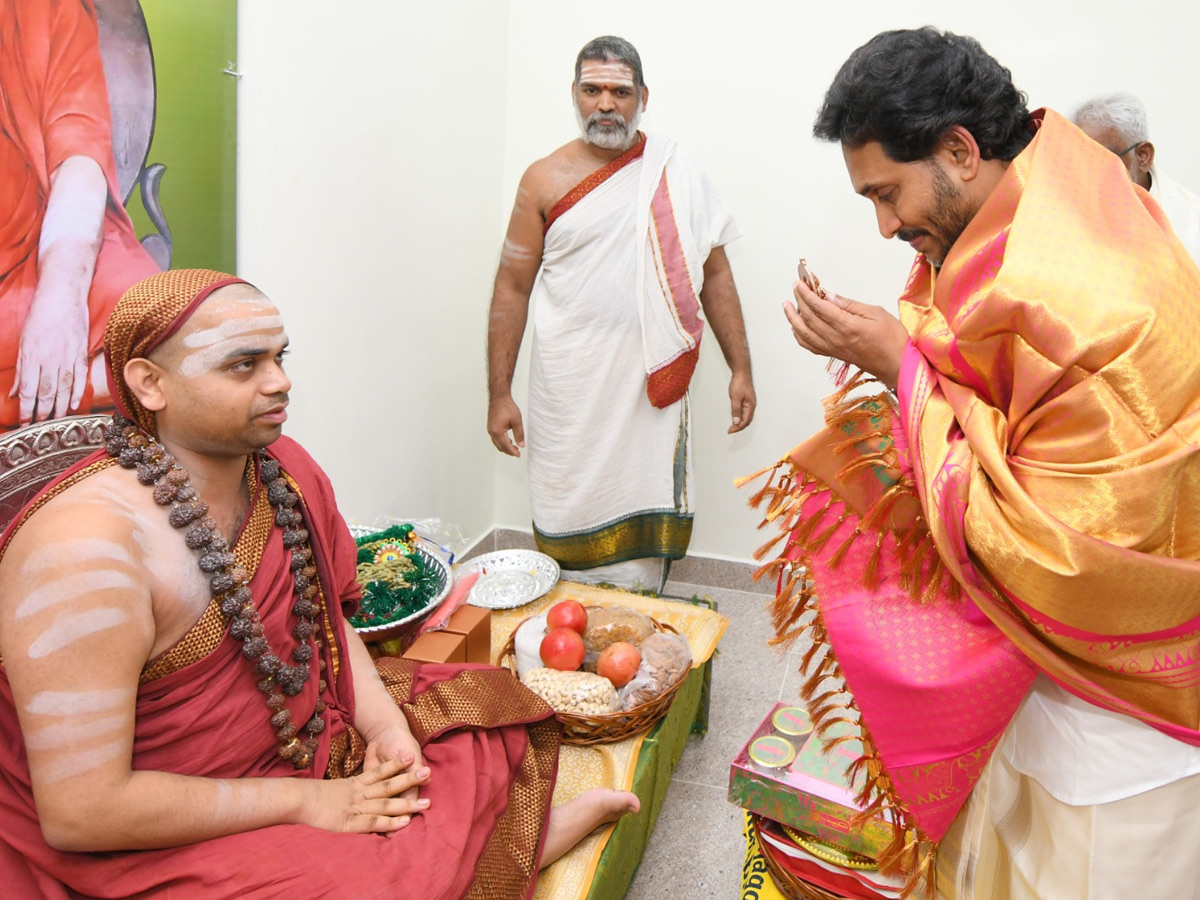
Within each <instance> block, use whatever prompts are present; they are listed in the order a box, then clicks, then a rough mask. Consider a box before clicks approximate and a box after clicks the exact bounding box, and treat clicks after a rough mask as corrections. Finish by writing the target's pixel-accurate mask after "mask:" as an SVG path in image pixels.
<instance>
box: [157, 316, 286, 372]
mask: <svg viewBox="0 0 1200 900" xmlns="http://www.w3.org/2000/svg"><path fill="white" fill-rule="evenodd" d="M260 321H264V322H265V321H266V320H265V319H263V320H260ZM257 335H261V336H263V337H265V338H267V341H266V342H264V341H262V340H257V339H255V337H256V336H257ZM281 339H284V334H283V322H282V320H278V323H277V325H276V326H275V327H269V326H267V325H262V326H256V327H255V328H254V329H253V330H250V329H247V330H246V332H245V333H244V334H239V335H236V336H233V337H228V338H224V339H221V340H217V341H215V342H213V343H211V344H209V345H207V346H206V347H202V348H200V349H198V350H193V351H192V352H191V353H189V354H187V355H186V356H185V357H183V359H181V360H180V362H179V371H180V373H181V374H182V375H184V376H185V377H189V378H193V377H195V376H197V375H203V374H205V373H206V372H211V371H213V370H215V369H217V368H219V367H220V366H221V365H222V364H223V363H226V362H228V361H229V360H231V359H236V358H237V357H239V356H259V355H261V354H263V353H265V352H267V349H268V348H267V347H266V346H264V344H265V343H272V344H274V343H278V342H279V341H280V340H281ZM285 342H286V341H285Z"/></svg>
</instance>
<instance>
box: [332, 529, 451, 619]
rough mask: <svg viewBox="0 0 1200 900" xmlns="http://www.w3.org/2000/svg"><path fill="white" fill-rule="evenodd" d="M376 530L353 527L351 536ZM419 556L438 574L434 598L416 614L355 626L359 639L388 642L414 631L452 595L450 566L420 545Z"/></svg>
mask: <svg viewBox="0 0 1200 900" xmlns="http://www.w3.org/2000/svg"><path fill="white" fill-rule="evenodd" d="M375 532H376V529H373V528H364V527H362V526H351V528H350V534H351V535H353V536H354V537H355V539H357V538H361V537H366V536H367V535H369V534H374V533H375ZM416 552H417V555H418V556H420V557H421V558H422V560H424V561H425V563H426V564H427V565H428V566H429V567H430V568H431V569H433V570H435V571H436V572H437V585H438V587H437V590H436V591H435V592H434V594H433V596H432V597H430V598H429V602H427V603H426V604H425V605H424V606H422V607H421V608H420V609H418V610H417V611H416V612H411V613H409V614H408V615H406V616H402V617H401V618H399V619H392V620H390V621H388V622H380V623H379V624H376V625H364V626H362V627H361V628H360V627H359V626H357V625H356V626H355V627H354V630H355V631H356V632H358V635H359V637H361V638H362V639H363V640H364V641H368V642H375V641H388V640H391V639H392V638H394V637H399V636H400V635H402V634H404V633H406V632H408V631H412V630H413V628H414V627H415V626H416V625H417V624H419V623H420V622H421V621H423V620H424V619H425V617H426V616H428V615H429V614H430V613H432V612H433V611H434V610H435V609H437V608H438V607H439V606H441V604H442V601H443V600H445V599H446V595H447V594H449V593H450V588H451V587H452V586H453V585H454V578H453V576H451V574H450V566H448V565H447V564H446V561H445V560H443V559H442V558H441V557H440V556H438V555H437V554H435V553H431V552H430V551H429V550H426V549H425V548H424V547H422V546H420V545H418V546H417V547H416Z"/></svg>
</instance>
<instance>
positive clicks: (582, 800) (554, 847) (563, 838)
mask: <svg viewBox="0 0 1200 900" xmlns="http://www.w3.org/2000/svg"><path fill="white" fill-rule="evenodd" d="M641 808H642V803H641V801H640V800H638V798H637V795H636V794H631V793H629V792H628V791H614V790H611V789H610V788H595V789H594V790H590V791H584V792H583V793H582V794H580V795H579V796H578V797H576V798H575V799H573V800H570V801H568V802H566V803H564V804H563V805H562V806H556V807H554V808H553V809H551V810H550V824H549V825H547V826H546V845H545V847H544V848H543V849H542V859H541V863H540V865H541V867H542V868H545V867H546V866H548V865H550V863H552V862H554V861H555V860H556V859H558V858H559V857H560V856H562V855H563V854H564V853H566V852H567V851H568V850H570V849H571V848H572V847H574V846H575V845H576V844H578V843H579V842H580V841H581V840H583V839H584V838H585V837H586V836H587V835H588V834H590V833H591V831H592V830H593V829H595V828H596V827H597V826H600V825H604V824H605V823H607V822H615V821H616V820H617V819H619V818H621V816H624V815H626V814H628V813H636V812H638V811H639V810H641Z"/></svg>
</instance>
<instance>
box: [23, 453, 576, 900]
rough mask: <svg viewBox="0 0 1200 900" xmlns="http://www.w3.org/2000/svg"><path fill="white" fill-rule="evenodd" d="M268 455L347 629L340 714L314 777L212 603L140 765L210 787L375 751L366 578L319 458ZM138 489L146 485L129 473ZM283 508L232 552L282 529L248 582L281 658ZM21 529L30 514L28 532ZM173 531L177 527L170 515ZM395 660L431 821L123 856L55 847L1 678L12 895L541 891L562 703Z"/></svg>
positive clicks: (337, 643)
mask: <svg viewBox="0 0 1200 900" xmlns="http://www.w3.org/2000/svg"><path fill="white" fill-rule="evenodd" d="M268 452H269V453H270V455H272V456H274V457H275V458H276V459H278V460H279V461H280V463H281V464H282V466H283V469H284V472H285V473H286V474H287V475H288V476H289V477H290V478H291V479H293V480H294V482H295V486H296V487H297V488H298V490H299V493H300V494H301V496H302V498H303V505H304V514H305V521H306V524H307V527H308V529H309V531H310V533H311V536H312V537H311V541H312V547H313V552H314V555H315V559H316V562H317V568H318V574H319V578H320V583H321V586H322V596H323V597H324V598H325V600H326V604H325V608H326V610H327V611H328V620H329V625H330V626H331V627H330V628H329V629H328V631H329V632H331V634H332V636H333V637H334V640H332V641H329V640H326V641H325V642H324V646H323V647H322V650H321V654H322V655H323V656H324V658H325V661H326V665H327V669H326V678H327V680H328V682H329V688H328V690H327V691H326V692H325V693H324V694H323V695H322V699H324V700H325V702H326V703H328V704H329V708H328V709H327V711H326V712H325V713H324V714H323V716H324V718H325V720H326V722H327V723H328V725H327V727H326V729H325V731H324V732H323V733H322V734H321V735H320V736H319V739H320V749H319V751H318V758H317V760H316V762H315V764H314V765H313V766H310V767H309V768H308V769H306V770H304V771H302V772H299V773H297V772H296V771H295V769H293V767H292V764H291V763H290V762H288V761H286V760H283V759H280V758H279V756H278V755H277V753H276V750H277V748H278V743H277V741H276V739H275V735H274V732H273V729H271V727H270V726H269V724H268V722H267V718H268V716H267V713H268V710H267V707H266V705H265V702H264V696H263V694H261V693H260V692H259V691H258V689H257V687H256V680H257V677H256V676H255V675H254V674H253V672H252V669H251V666H250V664H249V663H248V662H247V661H246V659H245V658H243V657H242V655H241V643H240V642H239V641H237V640H235V639H234V638H232V637H231V636H229V635H228V634H226V633H225V632H226V626H225V622H224V620H223V619H221V617H220V613H219V610H217V608H216V604H215V603H214V604H211V605H210V607H209V610H208V611H207V612H206V613H205V614H204V616H203V617H202V618H201V619H200V621H199V622H197V624H196V625H195V626H194V627H193V628H192V629H191V631H189V632H188V634H187V635H185V636H184V638H183V639H181V640H180V642H179V643H178V644H176V645H175V647H173V648H172V649H170V650H168V651H167V652H166V653H164V654H163V655H162V656H160V657H157V658H156V659H154V660H151V661H150V662H149V663H148V664H147V667H146V669H145V670H144V671H143V675H142V683H141V685H140V687H139V690H138V702H137V727H136V737H135V740H134V750H133V768H135V769H153V770H160V771H165V772H173V773H179V774H184V775H196V776H208V777H213V778H241V777H259V776H266V777H279V778H288V777H299V778H313V777H320V776H321V775H322V774H324V773H325V772H326V767H327V765H330V761H331V756H332V757H333V763H332V766H333V768H343V769H344V768H346V767H347V766H345V765H344V764H341V763H340V760H341V759H342V757H344V756H347V755H349V756H350V757H351V758H353V756H354V755H355V750H356V749H357V750H358V751H359V755H361V742H360V741H359V742H358V743H355V741H354V740H353V739H352V732H351V729H350V722H351V721H352V719H353V716H354V695H353V682H352V678H351V676H350V671H349V667H348V665H347V662H346V660H347V655H346V649H345V646H344V637H343V634H342V620H343V615H344V614H349V613H350V612H352V611H353V610H354V609H355V608H356V606H357V604H358V601H359V599H360V592H359V589H358V585H357V584H356V583H355V580H354V573H355V557H356V547H355V545H354V541H353V540H352V538H351V537H350V534H349V532H348V531H347V529H346V526H345V523H344V522H343V521H342V518H341V516H340V515H339V514H338V512H337V507H336V504H335V503H334V498H333V490H332V487H331V485H330V484H329V481H328V479H327V478H326V476H325V474H324V473H323V472H322V471H321V470H320V469H319V468H318V467H317V465H316V463H314V462H313V460H312V458H311V457H309V456H308V454H307V453H306V452H305V451H304V450H303V449H302V448H301V447H300V446H299V445H298V444H296V443H295V442H294V441H292V440H290V439H288V438H280V439H279V440H278V441H276V442H275V443H274V444H272V445H271V447H270V448H269V451H268ZM104 459H106V457H105V455H104V454H103V453H100V454H97V455H95V456H93V457H90V458H89V459H88V460H85V461H84V462H82V463H80V464H79V465H78V466H76V467H74V468H73V469H72V470H71V471H70V472H68V473H67V475H66V476H64V478H63V479H62V480H61V483H69V482H70V479H71V478H72V477H79V476H80V474H81V473H86V471H87V470H88V467H89V466H90V465H95V463H96V461H98V460H104ZM84 477H86V475H84ZM53 489H54V488H53V487H52V488H50V489H49V490H53ZM129 489H130V490H131V491H134V490H148V488H145V487H143V486H141V485H139V484H137V482H136V480H135V479H134V477H133V474H132V473H130V488H129ZM264 493H265V491H262V490H261V489H260V491H259V494H260V495H261V494H264ZM35 502H36V501H35ZM27 509H28V508H27ZM264 511H265V513H264ZM273 515H274V513H273V510H272V508H271V507H270V506H269V505H268V504H267V503H266V499H265V497H263V496H259V497H257V498H256V499H255V502H252V504H251V510H250V512H249V513H248V515H247V520H246V522H245V523H244V525H243V533H242V536H241V537H240V538H239V540H238V544H237V546H236V547H235V548H234V549H235V552H238V555H239V561H240V560H241V559H242V553H243V551H244V549H245V547H246V546H247V544H246V543H245V542H253V540H254V532H258V533H260V534H261V533H262V532H263V531H264V530H265V529H268V528H269V536H268V538H267V540H266V544H265V547H264V548H263V550H262V558H261V561H260V562H259V563H258V565H257V567H256V568H255V569H254V570H253V571H254V576H253V579H252V581H251V590H252V593H253V596H254V602H255V604H256V605H257V607H258V610H259V614H260V617H261V619H262V621H263V624H264V625H265V627H266V632H267V636H268V639H269V640H270V642H271V645H272V648H273V650H274V651H275V652H276V653H277V654H278V655H279V656H280V657H281V658H285V659H286V658H290V656H291V651H292V648H293V647H294V646H295V645H296V641H295V639H294V638H292V637H291V628H292V625H293V624H294V623H295V619H294V618H293V617H292V615H291V606H292V603H293V600H294V597H293V592H292V578H291V576H290V574H289V569H288V561H289V559H290V556H289V551H286V550H285V549H284V548H283V544H282V539H281V534H282V532H281V530H280V529H279V528H276V527H274V526H272V525H269V524H266V523H269V522H270V521H271V519H272V518H273ZM21 521H23V519H22V518H21V517H18V519H17V520H16V523H17V524H16V526H15V527H19V525H20V523H21ZM163 524H164V527H169V526H168V525H167V524H166V512H165V511H164V513H163ZM182 539H183V535H182V533H180V540H182ZM6 543H7V537H6V539H5V544H6ZM260 543H261V541H260ZM2 552H3V547H0V553H2ZM339 601H340V602H339ZM200 654H203V656H202V658H198V659H197V658H196V657H197V656H198V655H200ZM397 663H398V661H395V660H392V661H388V662H384V663H382V664H381V666H380V669H381V674H382V675H383V676H384V679H385V683H387V684H388V686H389V690H390V691H391V692H392V694H393V697H396V698H397V699H398V700H399V701H401V704H402V708H403V709H404V710H405V713H406V715H407V716H408V719H409V722H410V724H411V725H412V729H413V733H414V735H415V736H416V737H417V739H418V741H420V742H421V743H422V745H423V752H424V756H425V760H426V762H427V764H428V765H429V767H430V768H431V770H432V772H433V778H432V779H431V783H430V784H429V785H428V786H427V787H423V788H422V789H421V794H422V796H424V797H428V798H430V800H431V801H432V802H431V805H430V807H429V809H428V811H426V812H425V813H423V814H421V815H418V816H415V817H414V818H413V820H412V822H411V824H409V825H408V826H407V827H406V828H404V829H403V830H402V831H400V832H397V833H395V834H393V835H391V836H390V837H384V836H382V835H358V834H337V833H334V832H329V831H321V830H318V829H315V828H311V827H309V826H305V825H278V826H273V827H269V828H262V829H258V830H255V831H250V832H244V833H242V834H236V835H229V836H227V837H222V838H217V839H215V840H211V841H205V842H203V843H198V844H190V845H187V846H183V847H177V848H172V849H164V850H146V851H138V852H115V853H64V852H60V851H57V850H54V849H51V848H50V847H49V846H48V845H47V844H46V842H45V841H44V840H43V838H42V833H41V830H40V828H39V826H38V821H37V811H36V809H35V807H34V802H33V796H32V793H31V789H30V783H29V771H28V765H27V762H26V758H25V750H24V744H23V741H22V738H21V731H20V725H19V723H18V720H17V715H16V710H15V708H14V705H13V698H12V693H11V690H10V688H9V684H8V679H7V676H6V675H5V673H4V670H3V668H0V873H3V876H2V877H3V884H2V885H0V895H2V896H5V897H21V898H34V897H47V898H54V900H59V898H80V897H112V898H117V897H151V896H153V897H159V898H163V897H165V898H171V900H188V898H197V900H216V898H244V900H253V898H278V897H296V898H301V897H350V898H365V897H405V898H414V900H415V898H420V900H438V898H457V897H478V898H488V900H504V898H512V900H518V898H527V897H528V896H530V895H531V894H532V891H533V887H534V882H535V879H536V874H537V861H538V857H539V856H540V854H541V846H542V839H543V837H544V831H545V829H544V824H545V821H546V818H547V816H548V814H549V804H550V798H551V794H552V793H553V785H554V776H555V772H556V769H557V762H558V736H559V731H558V725H557V724H556V723H555V721H554V719H553V713H552V711H551V710H550V708H549V707H547V706H546V705H545V704H544V703H542V701H541V700H540V699H538V698H537V697H536V696H535V695H533V694H532V693H530V692H529V691H527V690H526V689H524V688H523V687H522V686H521V685H520V684H519V682H517V681H516V680H515V679H514V678H513V677H512V676H511V674H509V673H508V672H507V671H503V670H500V669H495V668H492V667H490V666H465V667H464V666H445V665H424V666H418V667H416V668H415V671H414V670H413V669H412V668H411V667H410V664H408V663H407V662H404V663H403V664H397ZM317 697H318V694H317V678H316V677H315V664H314V677H312V678H310V679H309V681H308V683H307V685H306V686H305V689H304V691H303V692H302V693H301V694H299V695H298V696H297V697H294V698H291V699H290V700H289V701H288V707H289V708H290V709H292V712H293V719H294V721H296V722H297V723H303V722H306V721H307V720H308V717H309V715H311V713H312V710H313V708H314V706H315V704H316V702H317ZM445 708H453V709H454V710H455V713H456V715H457V716H458V721H447V718H446V715H445V713H444V711H443V710H444V709H445ZM463 710H466V711H465V712H463ZM354 737H356V735H355V736H354ZM514 798H519V800H518V802H515V803H514V802H513V800H514Z"/></svg>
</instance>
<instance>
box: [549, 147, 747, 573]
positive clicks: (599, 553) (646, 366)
mask: <svg viewBox="0 0 1200 900" xmlns="http://www.w3.org/2000/svg"><path fill="white" fill-rule="evenodd" d="M636 151H637V148H635V150H634V151H629V152H627V153H626V154H625V155H624V156H622V157H621V158H619V159H618V160H614V162H613V163H610V164H609V166H606V167H604V168H603V169H601V170H600V171H599V172H597V173H594V174H593V175H592V176H589V177H588V178H586V179H584V181H583V182H581V183H580V184H579V185H577V186H576V188H574V189H572V191H571V192H569V193H568V195H567V197H566V198H564V201H567V202H568V203H570V201H572V200H574V202H573V204H572V205H569V208H567V209H566V211H565V212H562V213H561V214H560V215H558V216H552V217H551V218H550V219H549V224H548V226H547V231H546V235H545V245H544V250H543V255H542V268H541V272H540V274H539V276H538V282H537V285H536V286H535V288H534V298H535V301H534V314H533V320H534V337H533V351H532V358H531V363H530V375H529V417H528V422H527V430H526V437H527V440H528V447H529V481H530V498H531V502H532V507H533V524H534V532H535V536H536V538H537V541H538V545H539V547H541V549H543V550H544V551H546V552H547V553H550V554H551V555H552V556H554V557H555V558H557V559H559V560H560V562H562V564H563V567H564V570H566V571H568V573H569V577H572V578H575V579H576V580H588V581H614V582H617V583H624V584H639V583H640V584H641V585H642V586H643V587H649V588H658V587H660V586H661V583H660V582H661V578H662V573H663V565H662V564H663V560H664V559H671V558H679V557H681V556H682V555H683V554H684V552H685V551H686V549H687V543H688V540H689V538H690V536H691V527H692V513H693V509H694V506H693V504H694V500H695V491H694V485H693V481H692V451H691V440H690V432H691V427H690V426H691V422H690V409H689V401H688V394H687V391H686V383H687V379H688V378H690V375H691V371H692V368H693V367H694V366H695V360H696V355H697V353H698V350H699V343H700V335H701V331H702V329H703V321H702V320H701V318H700V305H699V296H700V291H701V288H702V287H703V282H704V262H705V260H706V259H707V258H708V254H709V252H710V251H711V250H712V248H714V247H719V246H723V245H724V244H726V243H729V242H730V241H732V240H734V239H736V238H737V237H738V233H737V229H736V226H735V225H734V222H733V219H732V217H731V215H730V214H729V212H728V211H727V210H726V209H725V206H724V205H723V204H722V202H721V199H720V197H719V196H718V195H717V192H716V190H715V189H714V188H713V186H712V184H711V182H710V181H709V180H708V178H707V176H705V174H704V173H703V172H702V171H701V170H700V168H699V167H698V166H697V165H696V164H695V163H694V162H693V161H692V160H691V159H690V158H689V157H688V156H687V155H686V154H685V153H684V152H683V151H681V150H680V149H679V148H678V147H677V146H676V145H675V143H674V142H673V141H671V140H669V139H667V138H662V137H657V136H655V135H649V136H647V138H646V140H645V145H644V150H643V151H642V152H641V153H640V155H637V156H636V158H632V159H629V157H633V156H635V154H636ZM618 165H619V168H617V166H618ZM613 168H615V171H612V169H613ZM609 172H611V174H608V173H609ZM602 175H608V177H607V178H604V179H603V180H602V181H600V183H599V184H596V180H597V178H598V177H600V176H602ZM561 205H563V204H562V201H560V206H561ZM652 397H654V398H655V402H657V403H660V404H665V405H660V406H656V405H654V403H652V402H651V398H652ZM667 401H669V402H667ZM614 566H615V567H616V568H614Z"/></svg>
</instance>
